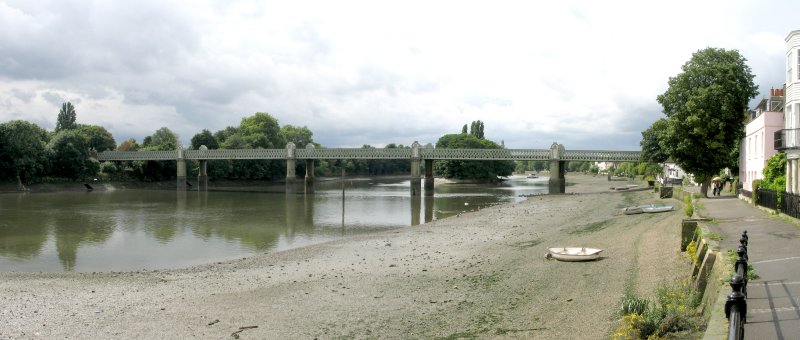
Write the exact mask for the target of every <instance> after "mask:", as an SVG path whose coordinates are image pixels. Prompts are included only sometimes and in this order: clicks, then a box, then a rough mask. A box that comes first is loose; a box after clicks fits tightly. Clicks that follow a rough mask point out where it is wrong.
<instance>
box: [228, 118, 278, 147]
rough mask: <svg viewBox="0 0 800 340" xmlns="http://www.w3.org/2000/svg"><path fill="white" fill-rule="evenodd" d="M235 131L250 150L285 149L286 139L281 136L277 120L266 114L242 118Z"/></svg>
mask: <svg viewBox="0 0 800 340" xmlns="http://www.w3.org/2000/svg"><path fill="white" fill-rule="evenodd" d="M236 131H237V132H236V133H237V134H239V135H240V136H241V137H242V138H243V139H244V141H245V143H246V144H247V145H249V147H251V148H264V149H282V148H285V147H286V139H284V138H283V135H281V128H280V126H279V125H278V120H277V119H275V118H273V117H272V116H270V115H269V114H268V113H263V112H256V113H255V114H253V115H252V116H250V117H246V118H242V122H241V123H239V128H238V129H236Z"/></svg>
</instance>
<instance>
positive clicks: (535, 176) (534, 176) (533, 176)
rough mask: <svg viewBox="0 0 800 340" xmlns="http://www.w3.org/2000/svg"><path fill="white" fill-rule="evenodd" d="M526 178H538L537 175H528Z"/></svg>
mask: <svg viewBox="0 0 800 340" xmlns="http://www.w3.org/2000/svg"><path fill="white" fill-rule="evenodd" d="M528 178H539V175H537V174H529V175H528Z"/></svg>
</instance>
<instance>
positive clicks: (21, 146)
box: [0, 102, 515, 187]
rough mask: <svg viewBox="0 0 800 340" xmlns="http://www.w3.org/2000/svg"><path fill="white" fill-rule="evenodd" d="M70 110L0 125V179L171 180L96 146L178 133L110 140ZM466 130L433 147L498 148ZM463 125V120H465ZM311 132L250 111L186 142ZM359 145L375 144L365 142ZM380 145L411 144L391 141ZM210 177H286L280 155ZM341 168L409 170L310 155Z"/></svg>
mask: <svg viewBox="0 0 800 340" xmlns="http://www.w3.org/2000/svg"><path fill="white" fill-rule="evenodd" d="M76 120H77V113H76V111H75V107H74V106H73V105H72V103H69V102H67V103H64V104H63V105H62V107H61V110H60V111H59V113H58V116H57V117H56V125H55V130H53V131H47V130H45V129H44V128H41V127H39V126H38V125H36V124H34V123H31V122H27V121H24V120H13V121H9V122H5V123H2V124H0V181H6V182H10V181H15V182H16V183H17V184H18V185H19V186H20V187H24V185H26V184H31V183H41V182H51V181H57V180H70V181H79V180H88V179H94V178H101V179H104V180H115V181H130V180H136V181H148V182H149V181H163V180H170V179H174V178H175V176H176V172H177V169H176V163H175V162H174V161H105V162H102V163H101V162H98V161H97V160H96V158H95V157H94V156H95V155H96V153H97V152H102V151H106V150H117V151H168V150H176V149H177V148H178V147H179V146H180V142H179V137H178V135H177V134H176V133H175V132H173V131H172V130H170V129H169V128H167V127H162V128H159V129H158V130H156V131H155V132H154V133H153V134H152V135H149V136H146V137H144V138H143V139H142V141H141V143H139V142H138V141H136V139H133V138H131V139H128V140H124V141H122V142H121V143H120V144H119V145H117V144H116V141H115V140H114V137H113V136H112V135H111V133H109V132H108V130H106V129H105V128H104V127H102V126H99V125H83V124H79V123H77V121H76ZM472 126H473V128H472V130H471V131H470V132H464V133H461V134H452V135H444V136H442V137H441V138H440V139H439V141H438V142H437V143H436V147H440V148H501V147H502V146H501V145H498V144H497V143H495V142H492V141H489V140H487V139H485V138H484V132H483V131H484V130H483V122H481V121H475V122H472ZM465 128H466V125H465ZM313 136H314V135H313V133H312V132H311V130H309V129H308V128H307V127H305V126H302V127H301V126H293V125H284V126H281V125H280V124H279V123H278V120H277V119H275V118H274V117H272V116H271V115H269V114H268V113H264V112H257V113H255V114H253V115H251V116H249V117H245V118H243V119H242V120H241V122H240V123H239V125H238V126H228V127H226V128H224V129H222V130H219V131H216V132H213V133H212V132H211V131H209V130H208V129H203V130H202V131H200V132H199V133H197V134H195V135H194V136H193V137H192V138H191V145H189V146H188V147H187V148H191V149H198V148H199V147H200V146H201V145H205V146H206V147H207V148H209V149H258V148H264V149H273V148H277V149H281V148H284V147H285V146H286V144H287V143H288V142H292V143H294V144H295V145H296V146H297V147H298V148H305V147H306V146H307V145H309V144H311V145H314V147H316V148H322V147H323V146H322V145H320V144H319V143H316V142H314V138H313ZM362 147H363V148H374V147H373V146H371V145H364V146H362ZM384 148H387V149H394V148H410V146H404V145H402V144H395V143H390V144H387V145H386V146H385V147H384ZM305 166H306V165H305V163H304V162H299V164H298V165H297V169H296V173H297V174H299V175H302V174H304V173H305ZM434 167H435V171H436V172H437V174H438V175H441V176H445V177H452V178H469V179H480V180H493V179H496V178H497V176H507V175H510V174H511V172H512V171H513V170H514V168H515V164H514V163H513V162H510V161H437V162H436V163H435V165H434ZM207 170H208V175H209V177H210V178H211V179H228V180H275V179H281V178H284V177H285V176H286V168H285V162H283V161H280V160H209V161H208V167H207ZM342 170H344V172H345V173H346V174H348V175H368V176H380V175H395V174H408V173H410V171H411V162H410V160H353V159H342V160H316V161H315V167H314V172H315V176H338V175H340V174H341V173H342ZM198 172H199V162H197V161H194V160H189V161H187V176H190V177H191V176H197V174H198Z"/></svg>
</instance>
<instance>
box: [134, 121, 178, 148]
mask: <svg viewBox="0 0 800 340" xmlns="http://www.w3.org/2000/svg"><path fill="white" fill-rule="evenodd" d="M178 145H179V143H178V135H177V134H176V133H175V132H172V130H170V129H169V128H168V127H162V128H160V129H158V130H156V132H154V133H153V134H152V135H150V136H147V137H145V138H144V141H143V142H142V150H155V151H170V150H177V149H178Z"/></svg>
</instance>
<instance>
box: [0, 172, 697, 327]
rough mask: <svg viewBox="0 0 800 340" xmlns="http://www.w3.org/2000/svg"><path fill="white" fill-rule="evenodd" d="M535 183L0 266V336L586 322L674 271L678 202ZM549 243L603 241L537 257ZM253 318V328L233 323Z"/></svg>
mask: <svg viewBox="0 0 800 340" xmlns="http://www.w3.org/2000/svg"><path fill="white" fill-rule="evenodd" d="M567 180H568V182H569V183H570V184H571V185H569V186H567V192H568V193H580V194H577V195H552V196H549V195H548V196H537V197H532V198H529V199H528V200H526V201H524V202H521V203H518V204H507V205H501V206H494V207H491V208H486V209H483V210H480V211H476V212H468V213H463V214H461V215H460V216H457V217H452V218H447V219H442V220H438V221H435V222H433V223H430V224H425V225H421V226H417V227H406V228H398V229H393V230H391V231H387V232H379V233H374V234H368V235H361V236H356V237H351V238H346V239H341V240H338V241H333V242H329V243H325V244H320V245H315V246H310V247H305V248H300V249H293V250H289V251H284V252H278V253H270V254H259V255H256V256H252V257H249V258H243V259H240V260H236V261H228V262H219V263H214V264H208V265H203V266H197V267H192V268H186V269H178V270H159V271H141V272H133V273H97V274H80V273H46V274H43V273H8V272H4V273H0V299H2V307H0V318H2V320H3V323H4V326H3V327H0V338H52V337H75V338H87V337H92V338H118V337H124V338H154V337H164V336H169V337H179V338H185V337H195V338H227V337H229V336H231V334H233V333H234V332H238V331H241V332H239V333H236V334H237V335H239V336H241V337H242V338H258V339H264V338H266V339H278V338H280V339H285V338H301V339H304V338H307V339H313V338H320V339H327V338H339V337H344V338H451V339H455V338H469V337H479V338H521V339H523V338H524V339H529V338H546V339H550V338H583V339H600V338H604V337H606V336H607V334H609V332H610V330H611V329H612V328H613V327H614V325H615V322H616V321H615V318H614V317H613V314H614V312H615V311H616V309H617V304H618V303H619V301H620V298H621V297H622V296H623V295H624V294H625V293H626V292H634V293H638V294H640V295H650V294H651V293H652V291H653V288H655V287H656V286H658V284H659V283H662V282H674V281H675V280H676V279H677V278H679V277H683V276H684V273H686V272H687V270H685V269H686V268H688V265H687V264H685V263H686V261H685V260H683V259H682V256H683V255H682V254H680V253H679V251H678V247H677V245H678V241H679V238H680V230H679V229H680V228H679V227H678V226H679V225H680V220H681V209H680V208H681V207H680V204H679V203H678V202H677V201H673V200H671V201H669V202H670V204H673V205H678V207H677V208H678V209H676V211H675V212H671V213H663V214H642V215H623V214H621V212H620V209H621V208H623V207H625V206H630V205H639V204H646V203H656V202H659V199H658V198H657V195H655V194H653V193H652V192H648V191H636V192H610V191H609V190H608V188H609V186H612V185H610V184H609V182H608V181H607V179H606V178H605V177H592V176H583V175H573V174H569V175H568V177H567ZM549 246H590V247H598V248H603V249H605V250H604V252H603V255H604V258H603V259H602V260H600V261H595V262H586V263H565V262H556V261H547V260H545V259H544V257H543V255H544V254H545V252H546V248H547V247H549ZM250 326H257V328H244V329H241V327H250Z"/></svg>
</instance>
